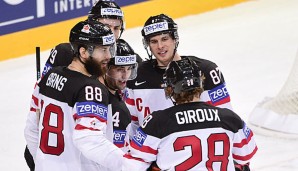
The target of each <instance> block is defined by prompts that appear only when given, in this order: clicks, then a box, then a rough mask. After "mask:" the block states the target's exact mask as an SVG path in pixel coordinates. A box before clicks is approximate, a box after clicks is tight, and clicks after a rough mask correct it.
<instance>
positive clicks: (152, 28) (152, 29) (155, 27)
mask: <svg viewBox="0 0 298 171" xmlns="http://www.w3.org/2000/svg"><path fill="white" fill-rule="evenodd" d="M168 29H169V26H168V23H167V22H160V23H154V24H150V25H148V26H145V27H144V33H145V35H148V34H152V33H156V32H159V31H164V30H168Z"/></svg>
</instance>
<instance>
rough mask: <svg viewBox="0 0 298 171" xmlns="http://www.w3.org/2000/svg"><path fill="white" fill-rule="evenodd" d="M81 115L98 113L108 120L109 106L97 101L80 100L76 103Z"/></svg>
mask: <svg viewBox="0 0 298 171" xmlns="http://www.w3.org/2000/svg"><path fill="white" fill-rule="evenodd" d="M76 109H77V114H78V115H79V116H86V115H96V116H98V117H99V118H101V119H103V120H107V113H108V108H107V107H106V106H104V105H101V104H98V103H95V102H78V103H77V105H76Z"/></svg>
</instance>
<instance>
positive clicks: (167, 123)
mask: <svg viewBox="0 0 298 171" xmlns="http://www.w3.org/2000/svg"><path fill="white" fill-rule="evenodd" d="M129 150H130V152H129V153H128V154H126V155H125V159H124V162H123V163H124V164H123V168H122V171H145V170H146V169H147V168H149V166H150V165H151V164H152V163H153V162H156V165H157V167H158V168H160V169H161V170H168V171H176V170H179V171H180V170H181V171H182V170H189V171H208V170H213V171H235V166H234V161H236V162H237V163H238V164H242V165H244V164H247V163H249V162H250V160H251V159H252V157H253V156H254V154H255V153H256V152H257V150H258V148H257V146H256V142H255V141H254V136H253V132H252V131H251V130H250V129H249V128H248V127H247V126H246V124H245V122H244V121H242V120H241V118H240V117H239V116H238V115H237V114H235V113H234V112H232V111H231V110H229V109H222V108H218V107H214V106H211V105H209V104H206V103H204V102H192V103H186V104H180V105H177V106H173V107H171V108H168V109H165V110H160V111H156V112H153V113H152V114H151V115H149V116H148V117H146V118H145V121H144V122H143V125H142V127H140V128H138V130H137V131H136V134H135V136H134V137H133V139H132V142H131V145H130V147H129Z"/></svg>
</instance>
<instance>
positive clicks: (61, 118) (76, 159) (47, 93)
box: [35, 67, 108, 171]
mask: <svg viewBox="0 0 298 171" xmlns="http://www.w3.org/2000/svg"><path fill="white" fill-rule="evenodd" d="M38 86H39V92H40V94H39V99H40V103H41V115H40V122H39V148H38V149H37V154H36V162H35V163H36V170H37V171H38V170H51V171H52V170H72V171H76V170H77V171H81V170H82V167H86V166H85V165H92V164H94V163H93V162H91V161H88V160H86V159H85V157H84V156H83V155H81V154H80V152H79V150H78V149H77V148H76V147H75V146H74V144H73V137H72V135H73V131H74V129H75V126H76V124H75V119H77V118H79V117H81V116H79V113H81V114H88V113H89V112H90V111H91V110H92V112H94V111H95V110H101V109H99V108H98V109H97V108H95V107H96V105H93V104H94V102H93V101H92V99H91V97H92V95H93V90H94V89H95V90H96V88H100V89H101V91H102V92H101V93H102V94H101V95H102V96H105V97H108V91H107V90H106V88H105V87H104V86H103V85H102V84H101V83H99V81H98V80H97V79H96V78H92V77H87V76H85V75H83V74H81V73H79V72H76V71H72V70H69V69H68V68H67V67H57V68H53V69H51V70H50V71H49V73H47V74H46V75H45V76H44V78H43V79H42V80H41V81H40V83H39V84H38ZM86 89H90V94H89V95H88V94H85V90H86ZM90 99H91V100H90ZM102 103H103V104H104V105H106V106H107V105H108V99H106V100H104V101H103V102H102ZM77 110H78V112H76V111H77ZM82 165H84V166H82Z"/></svg>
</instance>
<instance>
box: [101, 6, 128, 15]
mask: <svg viewBox="0 0 298 171" xmlns="http://www.w3.org/2000/svg"><path fill="white" fill-rule="evenodd" d="M101 15H115V16H120V17H123V12H122V11H121V10H120V9H117V8H102V9H101Z"/></svg>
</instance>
